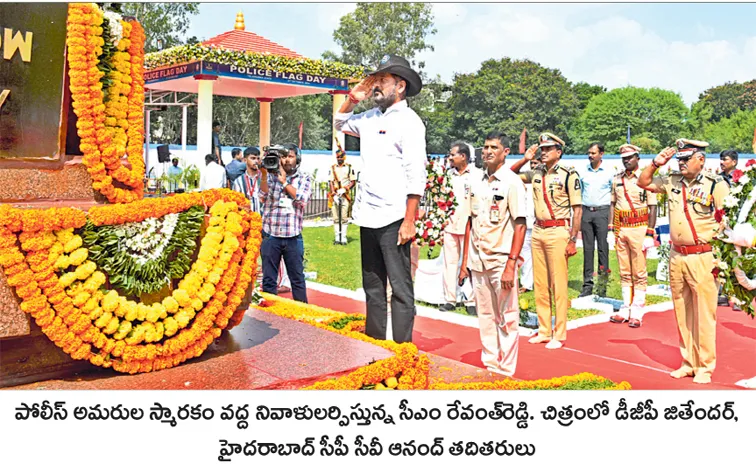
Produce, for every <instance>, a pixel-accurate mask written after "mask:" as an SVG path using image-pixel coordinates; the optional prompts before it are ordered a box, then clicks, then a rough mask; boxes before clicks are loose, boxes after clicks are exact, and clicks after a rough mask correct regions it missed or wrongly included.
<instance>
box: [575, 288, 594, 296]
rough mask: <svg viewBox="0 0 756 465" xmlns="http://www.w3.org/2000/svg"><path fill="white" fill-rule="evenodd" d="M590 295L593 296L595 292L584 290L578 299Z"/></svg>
mask: <svg viewBox="0 0 756 465" xmlns="http://www.w3.org/2000/svg"><path fill="white" fill-rule="evenodd" d="M589 295H593V291H589V290H586V289H583V291H582V292H581V293H580V295H579V296H578V297H588V296H589Z"/></svg>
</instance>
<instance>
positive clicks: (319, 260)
mask: <svg viewBox="0 0 756 465" xmlns="http://www.w3.org/2000/svg"><path fill="white" fill-rule="evenodd" d="M302 234H303V236H304V242H305V271H315V272H317V273H318V277H317V279H315V281H316V282H319V283H323V284H328V285H331V286H337V287H341V288H345V289H351V290H356V289H359V288H361V287H362V271H361V267H360V237H359V236H360V232H359V228H358V227H357V226H354V225H350V226H349V229H348V230H347V236H348V238H349V244H348V245H345V246H344V245H333V228H332V227H330V226H328V227H319V228H305V229H304V231H303V233H302ZM440 253H441V248H440V247H435V249H434V250H433V252H432V254H431V258H435V257H438V255H439V254H440ZM427 258H428V248H427V247H423V248H422V249H420V259H421V260H425V259H427ZM657 262H658V260H648V265H647V266H648V284H649V285H653V284H658V281H656V279H655V276H656V265H657ZM596 268H598V265H596ZM609 268H610V269H611V270H612V272H611V274H610V278H609V284H608V286H607V289H606V295H607V297H612V298H615V299H621V298H622V290H621V288H620V282H619V265H618V264H617V255H616V254H615V253H614V251H613V250H610V251H609ZM594 283H595V279H594ZM582 287H583V249H582V248H579V249H578V253H577V255H575V256H574V257H572V258H570V261H569V298H570V299H574V298H575V297H577V296H578V295H579V294H580V290H581V289H582ZM520 298H524V299H526V300H527V302H528V309H529V310H531V311H534V310H535V296H534V294H533V292H527V293H525V294H523V295H521V296H520ZM666 300H669V299H667V298H664V297H659V296H652V295H650V296H646V303H647V304H655V303H659V302H664V301H666ZM424 305H427V306H430V307H433V306H434V305H428V304H424ZM456 311H457V313H462V314H466V312H465V310H464V308H462V307H460V308H458V309H457V310H456ZM598 313H601V312H600V311H596V310H574V309H570V313H569V315H568V319H570V320H573V319H576V318H582V317H584V316H589V315H595V314H598Z"/></svg>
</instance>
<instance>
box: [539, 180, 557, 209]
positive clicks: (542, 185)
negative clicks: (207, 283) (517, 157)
mask: <svg viewBox="0 0 756 465" xmlns="http://www.w3.org/2000/svg"><path fill="white" fill-rule="evenodd" d="M547 174H548V171H547V172H546V173H545V174H544V175H543V177H542V178H541V187H542V188H543V200H544V201H545V202H546V207H548V209H549V214H550V215H551V219H552V220H553V219H555V218H554V209H553V208H551V202H549V196H548V194H547V193H546V175H547Z"/></svg>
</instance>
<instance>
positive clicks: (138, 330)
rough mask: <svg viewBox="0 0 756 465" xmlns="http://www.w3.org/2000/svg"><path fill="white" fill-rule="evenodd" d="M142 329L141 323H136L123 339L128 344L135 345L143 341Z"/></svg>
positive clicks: (143, 329)
mask: <svg viewBox="0 0 756 465" xmlns="http://www.w3.org/2000/svg"><path fill="white" fill-rule="evenodd" d="M144 331H145V328H144V327H143V326H142V325H138V326H137V327H135V328H134V329H133V330H132V331H131V334H130V335H129V336H127V337H126V339H124V341H125V342H126V344H128V345H130V346H134V345H137V344H139V343H140V342H142V341H144Z"/></svg>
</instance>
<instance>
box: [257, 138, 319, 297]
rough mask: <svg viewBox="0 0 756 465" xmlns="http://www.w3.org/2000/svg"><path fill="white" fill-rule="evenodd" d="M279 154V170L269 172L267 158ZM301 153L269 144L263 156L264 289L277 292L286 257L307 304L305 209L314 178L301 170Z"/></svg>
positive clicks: (288, 146)
mask: <svg viewBox="0 0 756 465" xmlns="http://www.w3.org/2000/svg"><path fill="white" fill-rule="evenodd" d="M271 155H274V156H275V155H277V156H278V164H279V166H278V169H277V172H275V173H273V172H270V173H269V172H268V170H266V169H265V166H268V167H269V168H270V165H268V164H267V163H266V161H265V159H268V158H269V157H270V156H271ZM301 163H302V154H301V153H300V152H299V149H298V148H297V146H296V145H293V144H286V145H284V146H283V147H281V146H278V147H270V148H268V150H267V151H266V152H265V158H264V159H263V167H262V168H261V171H262V179H261V183H260V200H261V202H262V220H263V243H262V250H261V253H262V259H263V292H268V293H270V294H277V292H278V268H279V264H280V263H281V258H283V261H284V264H285V265H286V271H287V274H288V275H289V280H290V281H291V293H292V296H293V297H294V300H297V301H299V302H304V303H307V288H306V287H305V279H304V263H303V261H304V241H303V240H302V223H303V217H304V209H305V205H306V204H307V202H308V201H309V200H310V193H311V190H310V185H311V183H312V180H311V178H310V176H309V175H308V174H306V173H300V172H299V165H300V164H301Z"/></svg>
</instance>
